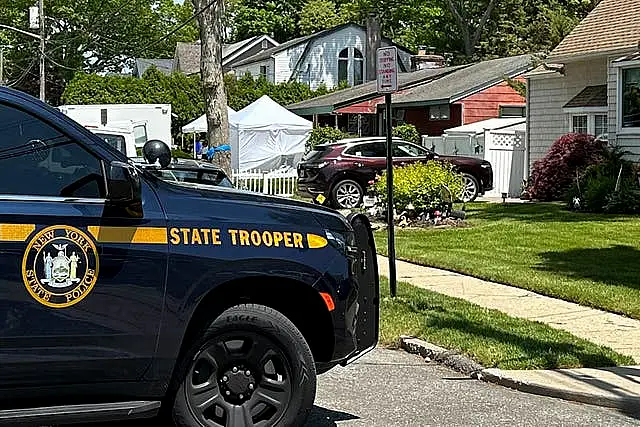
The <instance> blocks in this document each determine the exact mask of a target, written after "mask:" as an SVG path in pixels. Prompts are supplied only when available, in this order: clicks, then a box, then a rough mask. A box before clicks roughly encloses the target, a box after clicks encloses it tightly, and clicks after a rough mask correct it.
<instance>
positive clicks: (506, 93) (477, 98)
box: [459, 78, 526, 125]
mask: <svg viewBox="0 0 640 427" xmlns="http://www.w3.org/2000/svg"><path fill="white" fill-rule="evenodd" d="M517 80H519V81H524V79H522V78H518V79H517ZM459 103H460V104H462V105H463V111H464V114H463V117H462V124H463V125H467V124H471V123H476V122H480V121H482V120H487V119H493V118H496V117H499V116H500V107H501V106H518V107H522V106H524V105H526V100H525V99H524V97H522V96H521V95H520V94H519V93H518V92H516V91H515V90H513V89H512V88H511V87H510V86H509V85H508V84H507V83H505V82H503V83H500V84H497V85H495V86H492V87H490V88H488V89H486V90H483V91H482V92H479V93H476V94H474V95H471V96H469V97H467V98H465V99H463V100H461V101H460V102H459Z"/></svg>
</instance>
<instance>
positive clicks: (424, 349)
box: [400, 335, 485, 378]
mask: <svg viewBox="0 0 640 427" xmlns="http://www.w3.org/2000/svg"><path fill="white" fill-rule="evenodd" d="M400 348H402V349H403V350H405V351H407V352H408V353H412V354H417V355H419V356H420V357H422V358H423V359H425V360H426V361H427V362H430V361H432V360H433V361H435V362H438V363H441V364H443V365H445V366H447V367H449V368H451V369H453V370H454V371H457V372H460V373H463V374H466V375H469V376H471V378H480V375H481V373H482V372H483V371H484V370H485V369H484V367H483V366H482V365H480V364H478V363H477V362H474V361H473V360H471V359H469V358H468V357H466V356H463V355H461V354H459V353H457V352H455V351H452V350H447V349H446V348H442V347H438V346H437V345H434V344H431V343H428V342H426V341H423V340H421V339H418V338H415V337H410V336H406V335H402V336H400Z"/></svg>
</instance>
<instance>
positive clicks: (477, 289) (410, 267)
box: [378, 256, 640, 413]
mask: <svg viewBox="0 0 640 427" xmlns="http://www.w3.org/2000/svg"><path fill="white" fill-rule="evenodd" d="M378 266H379V267H378V269H379V272H380V274H381V275H384V276H388V274H389V273H388V272H389V261H388V259H387V258H386V257H382V256H378ZM396 271H397V275H398V281H404V282H408V283H411V284H412V285H414V286H417V287H420V288H424V289H428V290H431V291H434V292H438V293H441V294H444V295H448V296H451V297H455V298H461V299H464V300H467V301H469V302H472V303H474V304H477V305H480V306H482V307H486V308H491V309H495V310H499V311H501V312H503V313H506V314H508V315H510V316H513V317H520V318H524V319H529V320H533V321H538V322H541V323H545V324H547V325H549V326H551V327H553V328H556V329H562V330H565V331H567V332H570V333H572V334H573V335H575V336H578V337H580V338H584V339H586V340H588V341H591V342H593V343H596V344H600V345H604V346H607V347H610V348H612V349H613V350H615V351H617V352H619V353H622V354H625V355H628V356H631V357H633V358H634V360H635V361H636V363H640V321H638V320H634V319H630V318H627V317H624V316H619V315H616V314H612V313H608V312H605V311H601V310H595V309H592V308H588V307H584V306H581V305H578V304H574V303H570V302H567V301H563V300H558V299H555V298H550V297H546V296H543V295H539V294H536V293H533V292H530V291H526V290H524V289H520V288H516V287H512V286H506V285H501V284H498V283H493V282H488V281H485V280H481V279H476V278H474V277H469V276H465V275H462V274H458V273H453V272H450V271H444V270H439V269H435V268H430V267H424V266H419V265H415V264H411V263H408V262H404V261H396ZM478 377H479V378H480V379H482V380H484V381H489V382H493V383H496V384H500V385H504V386H507V387H511V388H515V389H518V390H521V391H525V392H529V393H535V394H542V395H546V396H553V397H558V398H563V399H568V400H574V401H578V402H583V403H589V404H594V405H599V406H607V407H613V408H618V409H621V410H623V411H625V412H630V413H634V412H635V411H640V366H629V367H617V368H602V369H588V368H584V369H557V370H537V371H534V370H531V371H503V370H500V369H485V370H483V371H481V373H480V375H478Z"/></svg>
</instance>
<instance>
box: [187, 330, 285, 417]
mask: <svg viewBox="0 0 640 427" xmlns="http://www.w3.org/2000/svg"><path fill="white" fill-rule="evenodd" d="M291 372H292V369H291V366H290V364H289V362H288V361H287V358H286V356H285V355H284V353H283V352H282V350H280V349H279V347H278V345H277V344H276V343H275V342H274V341H273V340H271V339H270V338H267V337H265V336H263V335H261V334H257V333H248V332H247V333H242V335H238V334H226V335H222V336H221V337H218V338H216V339H215V340H214V341H212V342H210V343H209V344H208V345H207V346H205V347H204V348H203V349H202V350H201V351H200V352H199V353H198V355H197V356H196V357H195V358H194V361H193V363H192V366H191V368H190V370H189V375H188V377H187V380H186V381H185V393H186V399H187V404H188V406H189V409H190V411H191V413H192V414H193V415H194V417H195V418H196V419H197V420H198V422H199V423H200V424H201V425H203V426H215V427H217V426H220V427H222V426H224V427H240V426H243V427H244V426H263V425H275V424H276V423H277V422H278V421H279V420H280V419H281V418H282V417H283V415H284V414H285V412H286V411H287V409H288V407H289V403H290V400H291V397H292V395H293V393H292V390H293V385H292V378H291Z"/></svg>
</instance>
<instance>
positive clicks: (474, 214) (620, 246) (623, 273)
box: [376, 203, 640, 318]
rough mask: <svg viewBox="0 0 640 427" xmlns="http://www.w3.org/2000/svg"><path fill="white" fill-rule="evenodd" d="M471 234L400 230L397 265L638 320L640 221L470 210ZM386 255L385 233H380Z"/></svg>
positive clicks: (526, 207) (509, 208) (512, 208)
mask: <svg viewBox="0 0 640 427" xmlns="http://www.w3.org/2000/svg"><path fill="white" fill-rule="evenodd" d="M467 208H468V209H467V212H468V221H469V223H470V224H471V225H472V227H470V228H455V229H431V230H402V229H397V231H396V253H397V256H398V258H401V259H405V260H409V261H412V262H416V263H419V264H423V265H429V266H433V267H439V268H444V269H449V270H453V271H458V272H461V273H466V274H470V275H473V276H476V277H480V278H484V279H488V280H493V281H496V282H501V283H506V284H510V285H513V286H518V287H522V288H526V289H530V290H532V291H535V292H538V293H541V294H545V295H550V296H554V297H557V298H562V299H565V300H569V301H574V302H577V303H580V304H584V305H589V306H592V307H596V308H601V309H604V310H608V311H611V312H616V313H623V314H626V315H629V316H631V317H635V318H640V217H629V216H612V215H589V214H579V213H573V212H569V211H566V210H565V209H564V207H563V206H562V205H559V204H551V203H540V204H507V205H503V204H485V203H477V204H473V205H468V206H467ZM376 242H377V245H378V250H379V252H380V253H383V254H386V250H387V234H386V231H384V232H378V233H376Z"/></svg>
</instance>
